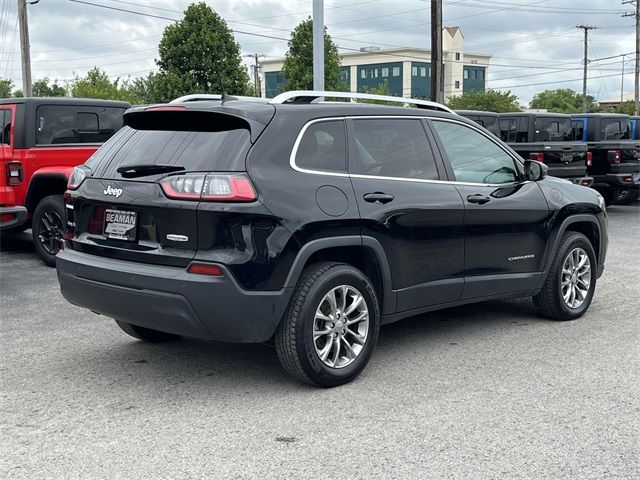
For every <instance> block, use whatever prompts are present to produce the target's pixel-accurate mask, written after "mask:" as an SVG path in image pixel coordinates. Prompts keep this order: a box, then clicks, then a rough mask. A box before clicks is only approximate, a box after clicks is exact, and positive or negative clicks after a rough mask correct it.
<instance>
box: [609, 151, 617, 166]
mask: <svg viewBox="0 0 640 480" xmlns="http://www.w3.org/2000/svg"><path fill="white" fill-rule="evenodd" d="M607 159H608V160H609V163H611V164H617V163H620V150H609V151H608V152H607Z"/></svg>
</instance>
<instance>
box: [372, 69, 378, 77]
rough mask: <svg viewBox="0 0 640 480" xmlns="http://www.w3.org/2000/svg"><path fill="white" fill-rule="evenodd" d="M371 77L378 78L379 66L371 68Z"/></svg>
mask: <svg viewBox="0 0 640 480" xmlns="http://www.w3.org/2000/svg"><path fill="white" fill-rule="evenodd" d="M371 78H378V69H377V68H372V69H371Z"/></svg>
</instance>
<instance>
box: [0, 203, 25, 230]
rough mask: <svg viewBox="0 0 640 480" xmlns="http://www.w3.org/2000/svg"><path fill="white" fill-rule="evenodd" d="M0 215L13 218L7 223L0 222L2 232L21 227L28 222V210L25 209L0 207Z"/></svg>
mask: <svg viewBox="0 0 640 480" xmlns="http://www.w3.org/2000/svg"><path fill="white" fill-rule="evenodd" d="M0 215H1V216H2V217H4V216H5V215H9V216H10V217H11V218H10V219H9V220H7V221H6V222H3V221H1V220H0V231H1V230H7V229H9V228H16V227H20V226H22V225H24V223H25V222H26V221H27V209H26V208H25V207H0ZM2 217H0V218H2Z"/></svg>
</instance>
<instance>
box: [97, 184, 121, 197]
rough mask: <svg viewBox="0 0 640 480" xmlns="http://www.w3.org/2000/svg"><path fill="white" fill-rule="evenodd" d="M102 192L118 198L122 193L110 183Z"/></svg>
mask: <svg viewBox="0 0 640 480" xmlns="http://www.w3.org/2000/svg"><path fill="white" fill-rule="evenodd" d="M102 193H104V194H105V195H113V196H114V197H116V198H118V197H119V196H120V195H122V189H121V188H113V187H112V186H111V185H109V186H107V188H105V189H104V192H102Z"/></svg>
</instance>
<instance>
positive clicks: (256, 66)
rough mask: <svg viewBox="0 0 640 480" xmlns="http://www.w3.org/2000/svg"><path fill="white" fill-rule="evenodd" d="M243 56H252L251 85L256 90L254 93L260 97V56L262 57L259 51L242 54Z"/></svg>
mask: <svg viewBox="0 0 640 480" xmlns="http://www.w3.org/2000/svg"><path fill="white" fill-rule="evenodd" d="M244 57H248V58H253V66H252V67H251V69H252V70H253V86H254V88H255V90H256V95H257V96H258V97H262V85H261V84H260V83H261V82H260V67H261V66H260V60H259V59H260V58H262V57H264V55H263V54H261V53H252V54H250V55H244Z"/></svg>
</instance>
